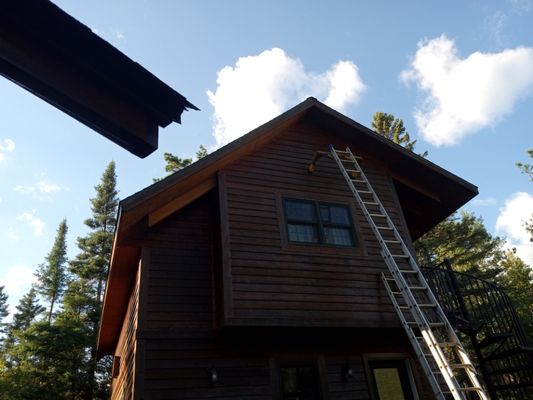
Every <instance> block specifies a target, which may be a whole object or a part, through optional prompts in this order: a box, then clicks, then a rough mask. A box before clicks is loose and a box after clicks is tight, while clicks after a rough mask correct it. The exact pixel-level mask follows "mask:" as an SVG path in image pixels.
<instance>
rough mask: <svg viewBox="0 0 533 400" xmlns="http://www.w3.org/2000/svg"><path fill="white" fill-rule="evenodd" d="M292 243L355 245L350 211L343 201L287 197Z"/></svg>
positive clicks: (285, 204) (286, 208)
mask: <svg viewBox="0 0 533 400" xmlns="http://www.w3.org/2000/svg"><path fill="white" fill-rule="evenodd" d="M283 203H284V207H285V217H286V220H287V233H288V237H289V241H290V242H296V243H323V244H330V245H335V246H347V247H354V246H355V244H356V243H355V238H354V231H353V225H352V219H351V217H350V210H349V209H348V207H347V206H344V205H340V204H328V203H317V202H313V201H308V200H292V199H285V200H284V202H283Z"/></svg>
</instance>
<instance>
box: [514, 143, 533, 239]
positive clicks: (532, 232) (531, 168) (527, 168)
mask: <svg viewBox="0 0 533 400" xmlns="http://www.w3.org/2000/svg"><path fill="white" fill-rule="evenodd" d="M527 154H528V155H529V157H530V158H533V149H529V150H528V151H527ZM516 166H517V167H518V168H519V169H520V172H522V173H523V174H525V175H527V176H528V177H529V180H530V182H533V165H531V164H527V163H521V162H517V163H516ZM524 225H525V227H526V230H527V231H528V232H529V240H530V241H531V242H533V215H531V216H530V217H529V220H528V221H526V222H525V223H524Z"/></svg>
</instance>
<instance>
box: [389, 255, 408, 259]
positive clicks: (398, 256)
mask: <svg viewBox="0 0 533 400" xmlns="http://www.w3.org/2000/svg"><path fill="white" fill-rule="evenodd" d="M391 256H392V257H394V258H409V257H410V256H408V255H407V254H391Z"/></svg>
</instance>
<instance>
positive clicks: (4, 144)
mask: <svg viewBox="0 0 533 400" xmlns="http://www.w3.org/2000/svg"><path fill="white" fill-rule="evenodd" d="M13 150H15V142H14V141H13V140H11V139H9V138H8V139H3V140H0V163H1V162H2V161H4V160H5V159H6V155H7V153H12V152H13Z"/></svg>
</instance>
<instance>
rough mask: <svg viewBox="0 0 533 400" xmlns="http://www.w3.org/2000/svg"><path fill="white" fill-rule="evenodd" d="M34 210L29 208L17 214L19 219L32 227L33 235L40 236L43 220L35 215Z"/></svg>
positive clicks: (42, 229)
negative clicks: (27, 210) (28, 210)
mask: <svg viewBox="0 0 533 400" xmlns="http://www.w3.org/2000/svg"><path fill="white" fill-rule="evenodd" d="M35 213H36V211H35V210H31V211H30V212H25V213H22V214H20V215H18V216H17V219H18V220H19V221H23V222H28V223H29V224H30V227H31V229H32V233H33V236H41V235H42V234H43V231H44V225H45V224H44V221H43V220H42V219H40V218H39V217H36V216H35Z"/></svg>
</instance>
